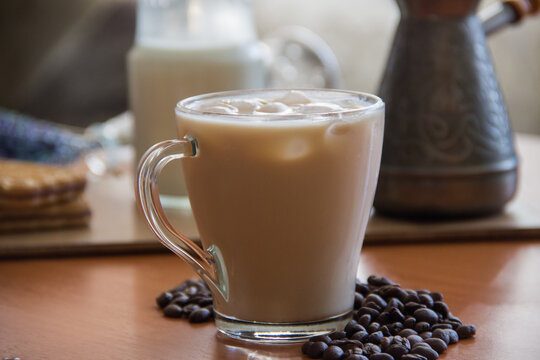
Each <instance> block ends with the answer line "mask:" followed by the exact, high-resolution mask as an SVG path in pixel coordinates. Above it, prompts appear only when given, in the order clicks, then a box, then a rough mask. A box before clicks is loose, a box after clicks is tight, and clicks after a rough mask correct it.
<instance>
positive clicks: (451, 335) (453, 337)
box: [444, 330, 459, 344]
mask: <svg viewBox="0 0 540 360" xmlns="http://www.w3.org/2000/svg"><path fill="white" fill-rule="evenodd" d="M444 331H445V332H446V333H447V334H448V339H449V341H448V344H455V343H457V342H458V341H459V335H458V333H457V332H456V331H455V330H444Z"/></svg>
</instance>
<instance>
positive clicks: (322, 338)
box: [309, 335, 332, 344]
mask: <svg viewBox="0 0 540 360" xmlns="http://www.w3.org/2000/svg"><path fill="white" fill-rule="evenodd" d="M309 341H311V342H318V341H322V342H323V343H326V344H328V343H329V342H330V341H332V339H331V338H330V336H328V335H319V336H314V337H312V338H311V339H309Z"/></svg>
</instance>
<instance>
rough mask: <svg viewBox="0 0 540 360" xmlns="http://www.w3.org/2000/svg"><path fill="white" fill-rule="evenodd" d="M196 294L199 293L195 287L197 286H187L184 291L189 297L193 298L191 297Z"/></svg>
mask: <svg viewBox="0 0 540 360" xmlns="http://www.w3.org/2000/svg"><path fill="white" fill-rule="evenodd" d="M198 292H199V287H197V286H188V287H187V288H186V289H185V290H184V294H186V295H189V296H193V295H195V294H197V293H198Z"/></svg>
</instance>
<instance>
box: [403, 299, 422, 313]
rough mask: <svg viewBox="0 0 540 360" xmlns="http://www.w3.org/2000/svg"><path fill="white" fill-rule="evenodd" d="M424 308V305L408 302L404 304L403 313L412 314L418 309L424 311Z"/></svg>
mask: <svg viewBox="0 0 540 360" xmlns="http://www.w3.org/2000/svg"><path fill="white" fill-rule="evenodd" d="M425 307H426V305H424V304H419V303H417V302H414V301H409V302H407V303H405V309H404V310H405V313H406V314H413V313H414V312H415V311H416V310H418V309H424V308H425Z"/></svg>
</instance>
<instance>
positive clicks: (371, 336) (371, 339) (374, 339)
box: [366, 331, 384, 345]
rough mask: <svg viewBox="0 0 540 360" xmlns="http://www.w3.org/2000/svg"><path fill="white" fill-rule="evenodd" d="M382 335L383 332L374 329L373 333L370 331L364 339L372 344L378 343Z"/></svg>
mask: <svg viewBox="0 0 540 360" xmlns="http://www.w3.org/2000/svg"><path fill="white" fill-rule="evenodd" d="M383 337H384V335H383V333H382V332H381V331H376V332H374V333H371V334H369V335H368V337H367V338H366V341H367V342H370V343H372V344H376V345H378V344H380V343H381V339H382V338H383Z"/></svg>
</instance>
